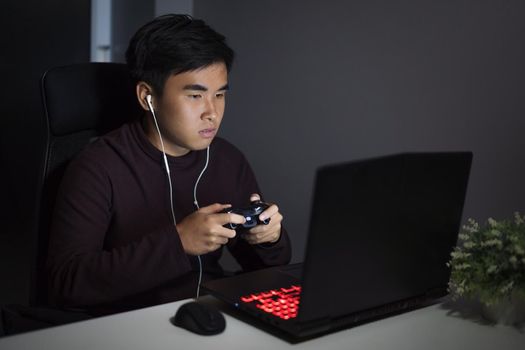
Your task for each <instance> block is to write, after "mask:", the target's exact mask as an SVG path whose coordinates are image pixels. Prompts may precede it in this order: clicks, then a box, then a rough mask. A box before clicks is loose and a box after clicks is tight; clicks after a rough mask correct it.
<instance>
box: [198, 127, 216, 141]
mask: <svg viewBox="0 0 525 350" xmlns="http://www.w3.org/2000/svg"><path fill="white" fill-rule="evenodd" d="M216 133H217V129H215V128H210V129H203V130H200V131H199V135H201V136H202V137H204V138H205V139H209V138H212V137H214V136H215V134H216Z"/></svg>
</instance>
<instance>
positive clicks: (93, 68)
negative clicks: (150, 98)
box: [42, 63, 142, 136]
mask: <svg viewBox="0 0 525 350" xmlns="http://www.w3.org/2000/svg"><path fill="white" fill-rule="evenodd" d="M42 98H43V105H44V109H45V114H46V117H47V120H48V123H49V129H50V132H51V133H52V134H53V135H56V136H60V135H66V134H70V133H72V132H77V131H82V130H90V129H94V130H99V131H101V132H104V131H109V130H112V129H115V128H117V127H118V126H120V125H122V124H124V123H125V122H127V121H130V120H132V119H134V118H136V117H138V116H139V115H141V113H142V109H141V107H140V106H139V104H138V102H137V99H136V97H135V86H134V84H133V81H132V79H131V77H130V75H129V72H128V69H127V66H126V65H125V64H121V63H82V64H73V65H68V66H62V67H56V68H52V69H50V70H48V71H47V72H46V73H44V75H43V77H42Z"/></svg>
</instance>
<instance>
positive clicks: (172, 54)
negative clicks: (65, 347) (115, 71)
mask: <svg viewBox="0 0 525 350" xmlns="http://www.w3.org/2000/svg"><path fill="white" fill-rule="evenodd" d="M126 57H127V63H128V66H129V68H130V71H131V74H132V76H133V77H134V79H135V80H136V95H137V99H138V102H139V103H140V105H141V106H142V108H143V109H144V112H145V113H144V116H143V118H142V119H141V120H137V121H132V122H130V123H129V124H126V125H124V126H122V127H121V128H119V129H117V130H115V131H113V132H111V133H109V134H107V135H106V136H104V137H101V138H100V139H99V140H97V141H96V142H94V143H93V144H90V145H89V146H88V147H87V148H86V149H85V150H84V151H83V152H81V154H80V155H79V156H78V157H77V158H76V159H75V160H73V161H72V162H71V164H70V165H69V167H68V170H67V171H66V174H65V175H64V179H63V180H62V184H61V188H60V190H59V193H58V197H57V202H56V206H55V212H54V217H53V224H52V228H51V242H50V248H49V258H48V264H47V266H48V271H49V279H50V292H51V293H50V294H51V296H52V302H53V303H54V304H55V305H59V306H62V307H66V308H80V309H83V310H87V311H88V312H90V313H93V314H104V313H112V312H118V311H123V310H129V309H133V308H138V307H144V306H148V305H154V304H158V303H164V302H169V301H174V300H178V299H182V298H190V297H194V296H196V295H197V293H198V287H199V280H200V277H202V280H206V279H211V278H217V277H220V276H222V274H223V270H222V268H221V266H220V265H219V263H218V260H219V258H220V257H221V254H222V250H223V248H224V247H227V248H228V249H229V251H230V252H231V253H232V254H233V256H234V257H235V258H236V260H237V261H238V262H239V264H240V265H241V266H242V268H243V270H253V269H258V268H262V267H266V266H272V265H280V264H287V263H288V262H289V260H290V241H289V238H288V236H287V234H286V232H285V230H284V229H283V228H282V227H281V221H282V218H283V217H282V215H281V213H280V212H279V209H278V207H277V206H276V205H275V204H272V205H270V207H269V208H268V209H266V210H265V211H264V212H263V213H262V214H261V216H260V218H261V219H262V220H264V219H270V222H269V223H268V225H258V226H255V227H253V228H251V229H244V228H242V225H241V224H243V223H244V220H245V219H244V217H242V216H240V215H236V214H231V213H225V212H223V210H224V209H227V208H229V207H231V206H233V207H245V206H247V205H249V204H250V202H251V201H254V200H257V199H260V195H259V193H260V192H259V188H258V185H257V182H256V180H255V176H254V174H253V172H252V170H251V168H250V166H249V164H248V162H247V161H246V159H245V158H244V156H243V155H242V153H241V152H240V151H239V150H237V149H236V148H235V147H234V146H232V145H231V144H229V143H228V142H227V141H225V140H223V139H221V138H218V137H216V134H217V132H218V130H219V127H220V125H221V121H222V118H223V114H224V107H225V98H226V92H227V90H228V72H229V70H230V68H231V65H232V61H233V51H232V50H231V49H230V48H229V47H228V46H227V45H226V43H225V38H224V37H223V36H222V35H220V34H218V33H217V32H215V31H214V30H212V29H211V28H210V27H208V26H207V25H206V24H205V23H204V22H203V21H201V20H196V19H192V18H191V17H189V16H184V15H166V16H161V17H158V18H156V19H155V20H153V21H151V22H149V23H147V24H146V25H145V26H143V27H142V28H141V29H139V31H138V32H137V33H136V34H135V36H134V37H133V38H132V39H131V41H130V45H129V48H128V50H127V53H126ZM229 223H234V224H238V228H237V230H236V231H235V230H232V229H229V228H226V227H228V225H227V224H229ZM201 270H202V272H203V273H202V276H201Z"/></svg>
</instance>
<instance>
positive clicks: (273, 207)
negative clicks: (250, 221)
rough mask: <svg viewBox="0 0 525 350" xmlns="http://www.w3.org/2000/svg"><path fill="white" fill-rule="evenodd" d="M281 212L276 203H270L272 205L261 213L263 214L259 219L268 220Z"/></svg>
mask: <svg viewBox="0 0 525 350" xmlns="http://www.w3.org/2000/svg"><path fill="white" fill-rule="evenodd" d="M278 212H279V207H278V206H277V205H275V204H272V205H270V207H269V208H268V209H266V210H265V211H263V212H262V213H261V215H259V219H260V220H261V221H262V220H266V219H268V218H271V217H272V216H274V215H275V214H277V213H278Z"/></svg>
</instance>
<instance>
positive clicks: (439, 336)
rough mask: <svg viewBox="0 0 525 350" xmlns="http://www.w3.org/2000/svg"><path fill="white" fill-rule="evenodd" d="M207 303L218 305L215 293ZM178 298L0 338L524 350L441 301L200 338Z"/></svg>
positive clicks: (84, 345)
mask: <svg viewBox="0 0 525 350" xmlns="http://www.w3.org/2000/svg"><path fill="white" fill-rule="evenodd" d="M206 298H208V300H207V301H208V302H212V303H215V301H214V300H212V299H211V297H206ZM182 303H184V301H179V302H175V303H170V304H164V305H159V306H154V307H150V308H146V309H142V310H136V311H132V312H127V313H122V314H117V315H112V316H108V317H102V318H98V319H93V320H88V321H83V322H78V323H75V324H69V325H66V326H60V327H55V328H49V329H46V330H41V331H35V332H29V333H25V334H21V335H16V336H11V337H5V338H0V349H1V350H8V349H23V350H30V349H39V350H47V349H50V350H61V349H111V350H116V349H124V350H131V349H141V350H146V349H152V350H154V349H199V350H201V349H214V350H223V349H243V350H244V349H265V350H267V349H272V350H278V349H291V348H296V349H316V350H319V349H322V350H329V349H360V350H361V349H363V350H366V349H373V350H381V349H388V350H392V349H394V350H395V349H399V350H410V349H417V350H423V349H424V350H432V349H440V350H442V349H447V350H451V349H458V350H459V349H461V350H469V349H475V350H483V349H491V350H493V349H496V350H514V349H516V350H517V349H520V350H524V349H525V329H521V331H520V330H518V329H516V328H513V327H509V326H501V325H496V326H493V325H484V324H480V323H478V322H476V321H475V320H472V319H464V318H461V317H459V316H458V315H449V314H448V310H446V309H443V308H442V307H441V305H433V306H430V307H427V308H424V309H419V310H415V311H412V312H408V313H405V314H401V315H397V316H394V317H390V318H386V319H383V320H379V321H375V322H372V323H368V324H365V325H361V326H358V327H354V328H350V329H347V330H343V331H340V332H337V333H332V334H330V335H326V336H323V337H320V338H316V339H312V340H308V341H306V342H302V343H299V344H295V345H294V344H290V343H288V342H286V341H284V340H282V339H280V338H277V337H275V336H272V335H270V334H268V333H266V332H264V331H262V330H260V329H258V328H255V327H253V326H251V325H249V324H246V323H244V322H242V321H240V320H238V319H237V318H234V317H232V316H229V315H225V316H226V322H227V327H226V330H225V332H224V333H222V334H220V335H216V336H208V337H206V336H198V335H195V334H192V333H189V332H188V331H186V330H183V329H179V328H177V327H174V326H173V325H172V324H171V323H170V322H169V318H170V317H171V316H173V314H174V313H175V311H176V310H177V308H178V306H179V305H181V304H182Z"/></svg>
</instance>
